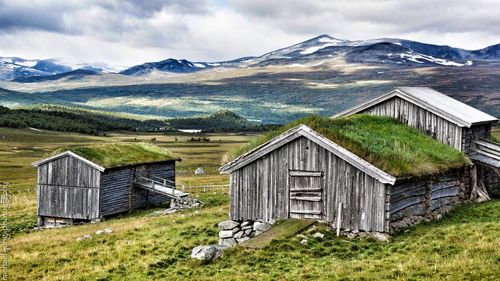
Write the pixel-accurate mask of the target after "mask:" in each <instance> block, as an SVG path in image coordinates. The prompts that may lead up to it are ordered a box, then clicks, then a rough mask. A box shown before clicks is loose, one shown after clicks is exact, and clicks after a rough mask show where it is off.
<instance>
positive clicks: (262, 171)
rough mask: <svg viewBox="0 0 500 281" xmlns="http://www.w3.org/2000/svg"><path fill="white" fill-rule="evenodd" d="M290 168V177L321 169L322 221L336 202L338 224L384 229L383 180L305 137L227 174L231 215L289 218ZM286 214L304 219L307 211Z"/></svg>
mask: <svg viewBox="0 0 500 281" xmlns="http://www.w3.org/2000/svg"><path fill="white" fill-rule="evenodd" d="M290 171H294V172H293V173H295V175H296V176H298V175H300V173H301V172H303V174H304V175H307V174H310V173H308V172H320V173H321V175H322V176H321V191H320V193H321V209H322V210H321V219H322V220H325V221H328V222H335V221H336V217H337V210H338V206H339V204H340V203H342V206H343V208H342V225H341V228H342V229H350V230H364V231H379V232H387V231H388V230H389V223H388V219H389V204H388V202H387V200H388V198H389V197H388V196H386V187H385V184H382V183H380V182H379V181H378V180H376V179H374V178H372V177H371V176H369V175H367V174H365V173H363V172H362V171H360V170H359V169H357V168H355V167H354V166H352V165H350V164H349V163H347V162H346V161H344V160H342V159H341V158H339V157H337V156H336V155H334V154H333V153H331V152H329V151H328V150H326V149H324V148H323V147H321V146H319V145H317V144H316V143H315V142H313V141H311V140H309V139H308V138H305V137H300V138H298V139H295V140H293V141H291V142H289V143H287V144H285V145H283V146H281V147H280V148H278V149H276V150H274V151H272V152H271V153H269V154H267V155H266V156H264V157H262V158H260V159H258V160H256V161H254V162H252V163H250V164H248V165H246V166H244V167H242V168H240V169H238V170H236V171H234V172H232V173H231V205H230V207H231V211H230V216H231V219H233V220H238V221H243V220H259V221H265V222H272V221H273V220H276V219H286V218H289V217H290V215H291V213H290V211H291V210H290V206H291V205H292V204H297V203H296V202H295V201H294V200H293V199H291V198H290V187H289V186H290V177H291V175H290ZM386 203H387V204H386ZM295 207H297V206H295ZM292 215H294V216H297V217H304V218H307V217H308V216H309V215H310V214H307V213H304V214H302V215H301V214H300V213H297V214H294V213H292ZM315 218H316V217H315Z"/></svg>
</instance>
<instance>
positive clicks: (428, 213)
mask: <svg viewBox="0 0 500 281" xmlns="http://www.w3.org/2000/svg"><path fill="white" fill-rule="evenodd" d="M464 189H465V186H464V184H463V170H461V169H460V170H455V171H450V172H448V173H446V174H444V175H436V176H431V177H425V178H412V179H407V180H403V181H398V182H396V183H395V185H394V186H392V187H391V188H390V191H389V197H390V200H389V201H390V221H391V228H392V227H393V226H395V225H396V223H395V222H397V221H399V220H402V219H403V218H405V217H409V218H413V217H425V218H432V217H433V216H435V215H437V214H442V213H444V212H446V211H448V210H449V209H450V208H451V207H452V206H454V205H456V204H457V203H459V202H460V201H461V200H462V199H463V198H464V197H465V190H464ZM416 221H418V220H416ZM405 226H406V225H405ZM396 228H397V227H396Z"/></svg>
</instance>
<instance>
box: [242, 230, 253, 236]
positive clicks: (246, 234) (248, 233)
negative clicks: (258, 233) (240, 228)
mask: <svg viewBox="0 0 500 281" xmlns="http://www.w3.org/2000/svg"><path fill="white" fill-rule="evenodd" d="M244 231H245V236H250V234H251V233H252V231H253V229H252V228H247V229H245V230H244Z"/></svg>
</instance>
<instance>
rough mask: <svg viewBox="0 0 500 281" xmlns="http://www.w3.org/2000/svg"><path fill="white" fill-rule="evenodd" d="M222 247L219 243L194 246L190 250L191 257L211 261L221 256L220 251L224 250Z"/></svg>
mask: <svg viewBox="0 0 500 281" xmlns="http://www.w3.org/2000/svg"><path fill="white" fill-rule="evenodd" d="M224 249H225V247H223V246H219V245H208V246H198V247H194V248H193V250H192V251H191V258H192V259H197V260H202V261H212V260H214V259H216V258H218V257H220V256H222V251H224Z"/></svg>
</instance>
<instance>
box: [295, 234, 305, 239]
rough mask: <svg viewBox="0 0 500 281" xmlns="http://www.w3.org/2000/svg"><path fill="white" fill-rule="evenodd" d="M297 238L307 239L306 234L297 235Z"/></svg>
mask: <svg viewBox="0 0 500 281" xmlns="http://www.w3.org/2000/svg"><path fill="white" fill-rule="evenodd" d="M297 238H302V239H306V238H307V237H306V236H305V235H304V234H297Z"/></svg>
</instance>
